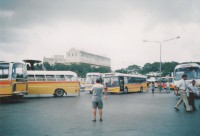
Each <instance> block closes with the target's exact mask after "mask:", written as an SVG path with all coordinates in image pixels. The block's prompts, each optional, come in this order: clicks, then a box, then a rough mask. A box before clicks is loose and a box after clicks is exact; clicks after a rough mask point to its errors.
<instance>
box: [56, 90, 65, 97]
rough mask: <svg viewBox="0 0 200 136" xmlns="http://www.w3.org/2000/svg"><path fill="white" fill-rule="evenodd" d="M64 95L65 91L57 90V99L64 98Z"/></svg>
mask: <svg viewBox="0 0 200 136" xmlns="http://www.w3.org/2000/svg"><path fill="white" fill-rule="evenodd" d="M63 95H64V90H63V89H56V90H55V96H56V97H62V96H63Z"/></svg>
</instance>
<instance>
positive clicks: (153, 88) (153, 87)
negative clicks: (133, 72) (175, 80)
mask: <svg viewBox="0 0 200 136" xmlns="http://www.w3.org/2000/svg"><path fill="white" fill-rule="evenodd" d="M151 90H152V93H154V90H155V84H154V82H152V83H151Z"/></svg>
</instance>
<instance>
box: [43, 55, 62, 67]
mask: <svg viewBox="0 0 200 136" xmlns="http://www.w3.org/2000/svg"><path fill="white" fill-rule="evenodd" d="M43 62H48V63H49V64H50V65H55V64H56V63H65V58H64V55H54V56H52V57H50V58H47V57H44V58H43Z"/></svg>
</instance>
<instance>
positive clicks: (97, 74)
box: [86, 72, 101, 76]
mask: <svg viewBox="0 0 200 136" xmlns="http://www.w3.org/2000/svg"><path fill="white" fill-rule="evenodd" d="M90 75H94V76H99V75H101V73H97V72H91V73H87V74H86V76H90Z"/></svg>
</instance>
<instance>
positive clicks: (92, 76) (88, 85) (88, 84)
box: [85, 73, 103, 93]
mask: <svg viewBox="0 0 200 136" xmlns="http://www.w3.org/2000/svg"><path fill="white" fill-rule="evenodd" d="M102 76H103V74H102V73H87V74H86V81H85V91H86V92H90V93H92V85H93V84H95V83H96V80H97V79H102Z"/></svg>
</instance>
